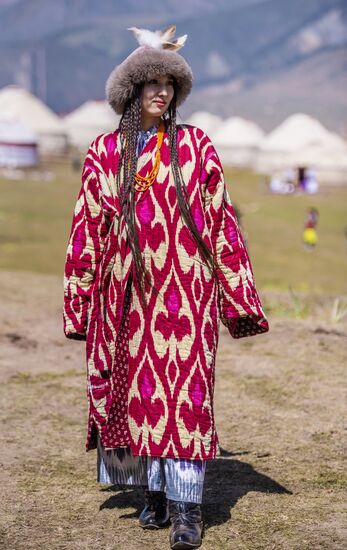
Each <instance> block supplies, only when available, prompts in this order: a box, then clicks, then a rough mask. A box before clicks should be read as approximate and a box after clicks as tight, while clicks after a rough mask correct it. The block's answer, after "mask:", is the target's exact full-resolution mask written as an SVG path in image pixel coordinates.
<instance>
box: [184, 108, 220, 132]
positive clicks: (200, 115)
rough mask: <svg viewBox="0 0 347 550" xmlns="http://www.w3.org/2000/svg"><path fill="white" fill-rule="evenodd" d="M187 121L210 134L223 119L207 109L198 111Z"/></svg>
mask: <svg viewBox="0 0 347 550" xmlns="http://www.w3.org/2000/svg"><path fill="white" fill-rule="evenodd" d="M185 122H186V123H187V124H191V125H192V126H196V127H197V128H201V130H203V131H204V132H205V133H206V134H208V135H210V134H212V132H214V131H215V129H216V128H218V126H219V125H220V124H221V123H222V119H221V118H220V117H219V116H217V115H213V114H212V113H208V112H207V111H196V112H195V113H193V114H192V115H190V117H189V118H188V119H187V120H186V121H185Z"/></svg>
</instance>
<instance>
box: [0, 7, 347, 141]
mask: <svg viewBox="0 0 347 550" xmlns="http://www.w3.org/2000/svg"><path fill="white" fill-rule="evenodd" d="M95 6H97V10H96V8H95ZM0 18H1V21H2V25H1V27H2V32H1V35H0V66H1V72H0V86H4V85H6V84H11V83H19V84H21V85H24V86H25V87H27V88H29V89H31V90H32V91H33V92H34V93H36V94H37V95H39V96H41V97H42V98H43V99H45V101H46V102H47V103H48V104H49V105H50V106H51V107H52V108H53V109H54V110H56V111H57V112H68V111H70V110H72V109H74V108H75V107H77V106H78V105H79V104H80V103H82V102H83V101H85V100H87V99H91V98H103V97H104V84H105V81H106V78H107V76H108V74H109V73H110V71H111V70H112V69H113V67H114V66H115V65H116V64H118V63H119V62H120V61H122V60H123V59H124V57H125V56H127V55H128V54H129V53H130V52H131V51H132V50H133V49H134V48H135V47H136V45H137V44H136V41H135V40H134V37H133V35H132V33H130V32H129V31H127V30H126V28H127V27H129V26H133V25H134V26H137V27H145V28H151V29H155V28H162V27H164V26H166V25H169V24H172V23H173V22H175V23H176V24H177V34H178V35H179V36H180V35H182V34H188V40H187V42H186V45H185V46H184V48H183V49H182V51H181V53H182V54H183V55H184V56H185V58H186V59H187V61H188V62H189V63H190V65H191V66H192V69H193V72H194V76H195V81H194V90H193V93H192V94H191V96H190V97H189V99H188V101H187V102H186V103H185V104H184V105H183V106H182V108H181V110H180V113H181V116H183V117H186V116H188V115H189V114H190V113H191V112H192V111H194V110H197V109H204V110H209V111H211V112H213V113H215V114H220V115H222V116H228V115H231V114H240V115H242V116H245V117H248V118H252V119H253V120H255V121H256V122H258V123H259V124H261V125H262V126H263V127H264V128H265V129H270V128H271V127H273V126H274V125H275V124H277V123H278V122H280V121H281V120H282V119H283V118H284V117H285V116H287V115H289V114H291V113H293V112H296V111H305V112H307V113H308V114H311V115H313V116H316V117H318V118H319V119H320V120H321V121H322V122H324V123H325V124H326V125H327V126H329V127H330V128H332V129H335V130H337V131H340V132H343V131H344V130H345V125H346V124H347V109H346V99H345V90H346V89H347V5H346V2H345V0H310V1H309V2H302V0H291V2H288V1H286V0H214V1H212V0H185V2H182V3H178V2H177V1H176V0H151V1H149V0H142V1H141V2H140V1H139V0H117V1H114V0H113V1H112V0H103V2H100V3H99V4H95V2H92V1H91V0H70V1H68V0H60V1H56V0H55V1H53V0H3V1H2V2H1V3H0Z"/></svg>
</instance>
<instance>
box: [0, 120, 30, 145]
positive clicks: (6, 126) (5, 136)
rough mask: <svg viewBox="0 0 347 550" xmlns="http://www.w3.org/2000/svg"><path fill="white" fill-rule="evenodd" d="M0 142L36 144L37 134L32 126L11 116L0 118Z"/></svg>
mask: <svg viewBox="0 0 347 550" xmlns="http://www.w3.org/2000/svg"><path fill="white" fill-rule="evenodd" d="M0 142H1V143H12V144H18V145H23V144H25V145H27V144H30V145H31V144H37V142H38V136H37V134H36V132H35V131H34V130H32V128H29V126H27V125H26V124H24V123H23V122H20V121H19V120H18V119H16V118H13V117H4V118H0Z"/></svg>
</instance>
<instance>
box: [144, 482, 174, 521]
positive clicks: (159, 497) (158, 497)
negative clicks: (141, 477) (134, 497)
mask: <svg viewBox="0 0 347 550" xmlns="http://www.w3.org/2000/svg"><path fill="white" fill-rule="evenodd" d="M144 494H145V507H144V509H143V510H142V512H141V514H140V516H139V523H140V527H142V529H161V528H162V527H167V526H168V525H169V523H170V520H169V509H168V502H167V500H166V495H165V493H164V492H163V491H149V490H148V489H147V488H145V489H144Z"/></svg>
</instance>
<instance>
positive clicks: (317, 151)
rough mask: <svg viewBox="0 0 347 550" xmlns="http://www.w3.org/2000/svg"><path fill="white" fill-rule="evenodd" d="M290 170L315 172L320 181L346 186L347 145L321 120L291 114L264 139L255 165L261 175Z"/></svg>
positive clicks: (301, 114)
mask: <svg viewBox="0 0 347 550" xmlns="http://www.w3.org/2000/svg"><path fill="white" fill-rule="evenodd" d="M288 167H291V168H299V167H304V168H309V169H313V170H315V172H316V173H317V177H318V178H319V180H320V181H321V182H327V183H347V144H346V142H345V141H344V140H343V139H342V138H341V137H340V136H338V135H337V134H335V133H333V132H330V131H329V130H327V129H326V128H325V127H324V126H323V125H322V124H321V123H320V122H319V121H318V120H316V119H314V118H312V117H310V116H308V115H305V114H303V113H298V114H295V115H292V116H290V117H289V118H287V119H286V120H285V121H284V122H282V124H280V125H279V126H278V127H277V128H275V129H274V130H273V131H272V132H270V133H269V134H268V135H267V136H266V137H265V138H264V140H263V142H262V143H261V144H260V147H259V150H258V154H257V156H256V159H255V162H254V169H255V170H257V171H258V172H262V173H273V172H274V171H276V170H281V169H285V168H288Z"/></svg>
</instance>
